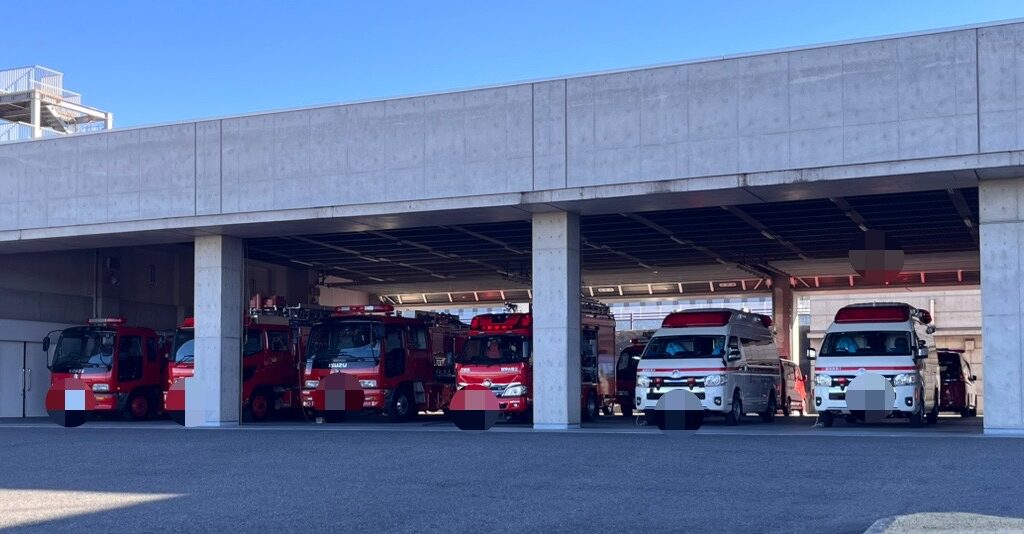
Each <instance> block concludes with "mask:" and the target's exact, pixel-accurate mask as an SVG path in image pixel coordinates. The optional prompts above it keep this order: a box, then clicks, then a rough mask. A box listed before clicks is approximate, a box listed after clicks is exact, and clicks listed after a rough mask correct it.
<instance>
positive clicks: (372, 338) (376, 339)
mask: <svg viewBox="0 0 1024 534" xmlns="http://www.w3.org/2000/svg"><path fill="white" fill-rule="evenodd" d="M382 329H383V326H382V325H381V323H380V322H379V321H339V322H329V323H325V324H321V325H318V326H315V327H313V330H312V332H310V333H309V350H308V352H307V359H309V360H312V361H314V362H316V361H318V360H320V361H328V360H329V361H350V362H357V361H368V362H374V363H376V362H378V361H379V360H380V339H381V337H382V336H381V330H382Z"/></svg>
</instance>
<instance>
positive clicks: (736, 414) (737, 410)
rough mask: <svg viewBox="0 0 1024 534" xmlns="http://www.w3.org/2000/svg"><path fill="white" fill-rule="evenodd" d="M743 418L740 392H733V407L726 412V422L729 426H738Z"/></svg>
mask: <svg viewBox="0 0 1024 534" xmlns="http://www.w3.org/2000/svg"><path fill="white" fill-rule="evenodd" d="M742 420H743V401H741V400H740V392H739V391H737V392H736V393H733V394H732V408H730V409H729V413H727V414H725V422H726V423H728V425H729V426H736V425H738V424H740V421H742Z"/></svg>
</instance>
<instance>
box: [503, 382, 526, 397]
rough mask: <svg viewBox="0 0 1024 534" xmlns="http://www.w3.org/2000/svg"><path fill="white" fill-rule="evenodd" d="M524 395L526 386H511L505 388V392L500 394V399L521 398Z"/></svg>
mask: <svg viewBox="0 0 1024 534" xmlns="http://www.w3.org/2000/svg"><path fill="white" fill-rule="evenodd" d="M523 395H526V386H524V385H522V384H513V385H511V386H509V387H507V388H505V392H504V393H502V394H501V396H502V397H522V396H523Z"/></svg>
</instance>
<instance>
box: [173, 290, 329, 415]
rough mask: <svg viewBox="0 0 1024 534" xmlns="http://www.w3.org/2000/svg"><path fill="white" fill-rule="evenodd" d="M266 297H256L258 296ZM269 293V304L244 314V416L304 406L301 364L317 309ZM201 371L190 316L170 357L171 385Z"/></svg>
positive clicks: (270, 413)
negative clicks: (286, 303)
mask: <svg viewBox="0 0 1024 534" xmlns="http://www.w3.org/2000/svg"><path fill="white" fill-rule="evenodd" d="M261 300H262V299H260V298H259V297H255V298H254V299H253V302H259V301H261ZM276 300H277V299H274V298H271V299H267V301H266V302H265V304H264V306H262V307H253V308H250V310H249V316H248V317H246V318H245V320H244V337H243V340H242V412H243V419H245V420H248V421H255V422H259V421H264V420H266V419H267V418H269V417H270V416H272V415H273V414H274V413H275V412H278V411H284V410H293V409H298V407H299V384H300V383H301V379H302V371H301V367H300V365H299V361H300V360H301V355H302V354H303V347H305V344H304V341H305V335H308V327H305V328H304V325H305V324H306V323H308V322H309V317H308V315H309V314H310V313H313V314H315V313H316V312H317V311H319V310H316V309H312V310H311V309H309V308H296V307H292V308H289V307H285V306H284V305H283V304H282V303H276ZM194 372H195V321H194V319H193V318H191V317H189V318H186V319H185V321H184V322H183V323H182V324H181V326H180V327H178V330H177V332H176V333H175V336H174V348H173V350H172V352H171V357H170V358H168V363H167V381H166V383H165V395H166V390H167V389H169V388H170V386H171V385H172V384H174V382H175V381H177V380H181V379H183V378H187V377H190V376H192V375H193V373H194Z"/></svg>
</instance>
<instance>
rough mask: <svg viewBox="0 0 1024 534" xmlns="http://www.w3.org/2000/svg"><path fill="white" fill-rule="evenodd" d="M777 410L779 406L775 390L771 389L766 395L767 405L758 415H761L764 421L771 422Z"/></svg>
mask: <svg viewBox="0 0 1024 534" xmlns="http://www.w3.org/2000/svg"><path fill="white" fill-rule="evenodd" d="M778 410H779V407H778V405H777V404H776V401H775V392H774V391H773V392H772V393H771V395H769V396H768V407H767V408H765V410H764V411H763V412H761V413H759V414H758V415H760V416H761V420H762V421H764V422H765V423H771V422H772V421H774V420H775V412H777V411H778Z"/></svg>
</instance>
